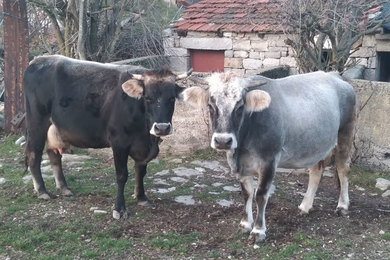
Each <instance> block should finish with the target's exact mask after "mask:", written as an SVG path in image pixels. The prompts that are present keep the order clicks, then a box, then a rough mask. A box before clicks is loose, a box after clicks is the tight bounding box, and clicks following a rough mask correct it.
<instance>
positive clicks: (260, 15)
mask: <svg viewBox="0 0 390 260" xmlns="http://www.w3.org/2000/svg"><path fill="white" fill-rule="evenodd" d="M279 5H280V1H279V0H256V1H248V0H235V1H227V0H203V1H200V2H198V3H196V4H193V5H190V6H189V7H187V9H186V10H185V12H184V13H183V16H182V20H181V21H179V22H177V23H176V24H174V25H173V27H172V28H170V29H167V30H165V31H164V37H165V38H164V48H165V52H166V54H167V55H168V56H169V59H170V64H171V67H172V69H173V70H174V71H185V70H187V69H189V68H190V67H192V68H193V69H194V71H195V72H209V71H229V70H231V71H234V72H235V73H237V74H238V75H251V74H256V73H259V72H260V71H262V70H264V69H266V68H272V67H276V66H280V65H288V66H290V67H292V68H295V67H296V62H295V59H294V52H293V50H292V49H291V48H290V47H288V46H287V45H286V44H285V43H284V40H285V38H286V36H285V35H284V33H283V28H281V27H280V26H279V24H278V23H277V21H276V20H275V19H274V15H275V13H276V12H277V10H278V6H279Z"/></svg>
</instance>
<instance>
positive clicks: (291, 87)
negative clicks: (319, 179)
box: [264, 72, 355, 168]
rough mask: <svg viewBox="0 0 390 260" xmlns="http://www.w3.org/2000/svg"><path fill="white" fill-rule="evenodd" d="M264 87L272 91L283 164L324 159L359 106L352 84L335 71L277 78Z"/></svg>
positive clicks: (304, 164)
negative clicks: (353, 110) (356, 104)
mask: <svg viewBox="0 0 390 260" xmlns="http://www.w3.org/2000/svg"><path fill="white" fill-rule="evenodd" d="M264 90H266V91H268V92H269V93H270V95H271V105H270V110H269V113H271V116H270V118H272V120H271V121H272V123H271V125H270V126H269V127H270V128H272V127H275V126H276V127H275V129H274V130H272V129H271V130H272V131H270V132H275V133H277V134H278V137H277V139H278V140H280V149H281V151H280V152H281V153H280V155H281V156H280V163H279V165H280V166H281V167H291V168H303V167H311V166H313V165H314V164H316V163H317V162H318V161H320V160H323V159H324V158H325V157H326V155H327V154H328V153H329V152H330V151H331V150H332V149H333V148H334V147H335V146H336V144H337V135H338V132H339V129H340V128H342V127H343V125H344V124H346V122H347V121H348V119H349V118H350V115H351V111H352V109H354V107H355V94H354V91H353V88H352V86H351V85H349V84H348V83H347V82H345V81H343V80H342V79H341V78H340V77H339V76H338V75H336V74H333V73H324V72H314V73H309V74H303V75H296V76H291V77H287V78H283V79H279V80H273V81H271V82H270V83H268V84H267V85H266V86H265V89H264ZM275 139H276V137H275Z"/></svg>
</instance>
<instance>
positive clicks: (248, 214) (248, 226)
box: [239, 176, 254, 232]
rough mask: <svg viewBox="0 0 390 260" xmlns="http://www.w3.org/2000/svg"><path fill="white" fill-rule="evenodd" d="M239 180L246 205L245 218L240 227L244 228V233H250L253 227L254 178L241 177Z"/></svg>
mask: <svg viewBox="0 0 390 260" xmlns="http://www.w3.org/2000/svg"><path fill="white" fill-rule="evenodd" d="M239 180H240V184H241V190H242V195H243V197H244V203H245V212H244V217H243V218H242V219H241V221H240V226H241V227H242V228H243V231H244V232H250V231H251V230H252V225H253V211H252V205H253V191H254V189H253V177H252V176H240V177H239Z"/></svg>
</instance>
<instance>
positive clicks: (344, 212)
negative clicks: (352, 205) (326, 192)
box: [336, 208, 348, 216]
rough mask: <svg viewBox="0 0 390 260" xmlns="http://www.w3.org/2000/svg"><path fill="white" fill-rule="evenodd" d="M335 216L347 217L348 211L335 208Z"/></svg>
mask: <svg viewBox="0 0 390 260" xmlns="http://www.w3.org/2000/svg"><path fill="white" fill-rule="evenodd" d="M336 214H337V215H339V216H347V215H348V209H344V208H337V209H336Z"/></svg>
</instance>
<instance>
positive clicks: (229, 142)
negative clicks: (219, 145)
mask: <svg viewBox="0 0 390 260" xmlns="http://www.w3.org/2000/svg"><path fill="white" fill-rule="evenodd" d="M232 143H233V138H231V137H229V138H227V141H226V145H227V146H232Z"/></svg>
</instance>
